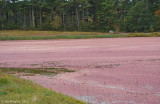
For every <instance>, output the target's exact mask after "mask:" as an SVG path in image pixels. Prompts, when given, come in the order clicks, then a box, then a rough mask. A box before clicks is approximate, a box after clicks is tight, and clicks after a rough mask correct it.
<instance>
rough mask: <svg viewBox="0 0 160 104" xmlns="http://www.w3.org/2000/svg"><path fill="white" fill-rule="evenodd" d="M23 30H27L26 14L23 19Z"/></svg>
mask: <svg viewBox="0 0 160 104" xmlns="http://www.w3.org/2000/svg"><path fill="white" fill-rule="evenodd" d="M23 29H26V14H25V13H24V18H23Z"/></svg>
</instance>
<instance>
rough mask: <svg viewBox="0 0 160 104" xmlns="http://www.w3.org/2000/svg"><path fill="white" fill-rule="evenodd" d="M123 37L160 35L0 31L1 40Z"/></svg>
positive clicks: (156, 33) (158, 35) (158, 33)
mask: <svg viewBox="0 0 160 104" xmlns="http://www.w3.org/2000/svg"><path fill="white" fill-rule="evenodd" d="M123 37H160V32H153V33H114V34H109V33H101V32H57V31H20V30H10V31H0V40H43V39H89V38H123Z"/></svg>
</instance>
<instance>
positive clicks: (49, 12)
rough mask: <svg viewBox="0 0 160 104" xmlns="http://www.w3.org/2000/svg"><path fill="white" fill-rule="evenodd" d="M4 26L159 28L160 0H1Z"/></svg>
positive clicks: (0, 13) (94, 28) (58, 28)
mask: <svg viewBox="0 0 160 104" xmlns="http://www.w3.org/2000/svg"><path fill="white" fill-rule="evenodd" d="M0 29H1V30H3V29H6V30H7V29H9V30H10V29H36V30H60V31H61V30H62V31H63V30H64V31H104V32H108V31H109V30H113V31H116V32H120V31H121V32H150V31H151V32H152V31H159V30H160V0H0Z"/></svg>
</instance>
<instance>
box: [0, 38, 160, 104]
mask: <svg viewBox="0 0 160 104" xmlns="http://www.w3.org/2000/svg"><path fill="white" fill-rule="evenodd" d="M0 67H28V68H30V67H37V68H39V67H42V68H43V67H45V68H46V67H51V68H67V69H71V70H75V72H72V73H63V74H58V75H56V76H44V75H37V76H20V77H21V78H26V79H30V80H32V81H34V82H36V83H38V84H40V85H42V86H44V87H46V88H50V89H53V90H54V91H57V92H60V93H63V94H66V95H69V96H72V97H74V98H77V99H80V100H83V101H86V102H90V103H93V104H160V38H157V37H155V38H154V37H152V38H148V37H147V38H146V37H145V38H107V39H75V40H74V39H73V40H29V41H27V40H24V41H0Z"/></svg>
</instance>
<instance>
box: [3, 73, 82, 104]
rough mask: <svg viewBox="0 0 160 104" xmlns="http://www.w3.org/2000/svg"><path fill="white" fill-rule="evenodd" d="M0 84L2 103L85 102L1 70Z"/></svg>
mask: <svg viewBox="0 0 160 104" xmlns="http://www.w3.org/2000/svg"><path fill="white" fill-rule="evenodd" d="M0 84H1V86H0V104H8V103H9V104H85V103H84V102H81V101H79V100H75V99H73V98H71V97H68V96H65V95H63V94H60V93H57V92H54V91H51V90H49V89H46V88H43V87H41V86H40V85H37V84H35V83H33V82H31V81H28V80H24V79H20V78H18V77H15V76H12V75H8V74H5V73H3V72H0ZM4 85H5V87H4Z"/></svg>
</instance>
